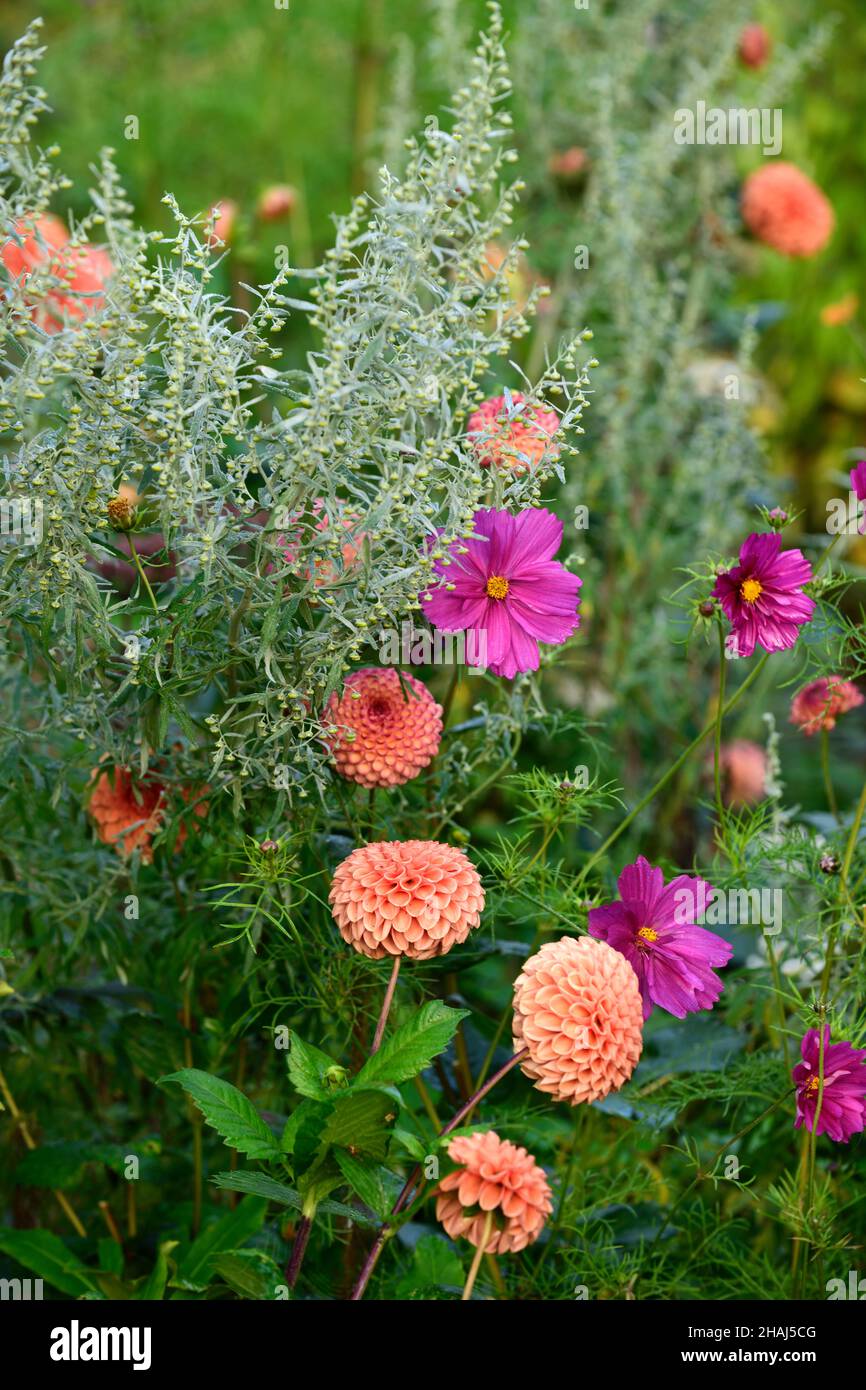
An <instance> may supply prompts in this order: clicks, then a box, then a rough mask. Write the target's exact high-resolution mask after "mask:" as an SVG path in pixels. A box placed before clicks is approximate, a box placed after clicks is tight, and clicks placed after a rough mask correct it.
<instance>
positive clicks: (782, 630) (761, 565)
mask: <svg viewBox="0 0 866 1390" xmlns="http://www.w3.org/2000/svg"><path fill="white" fill-rule="evenodd" d="M781 546H782V538H781V536H779V535H778V534H777V533H776V532H775V531H769V532H766V533H763V534H760V533H755V534H753V535H751V536H749V537H748V539H747V540H745V541H744V542H743V546H742V549H741V550H740V563H739V564H738V565H734V567H733V569H730V570H726V571H725V573H724V574H720V575H719V577H718V579H717V580H716V587H715V588H714V589H713V598H717V599H718V600H719V602H720V603H721V605H722V608H723V609H724V610H725V613H726V615H727V617H728V618H729V619H730V622H731V626H732V628H733V632H732V633H731V636H730V637H729V638H728V645H729V649H730V650H731V651H732V652H733V654H734V655H736V656H751V655H752V652H753V651H754V650H755V645H756V644H757V645H758V646H761V647H763V648H764V651H766V652H780V651H784V649H785V648H786V647H793V645H794V643H795V642H796V640H797V635H798V628H800V627H802V626H803V624H804V623H808V621H809V619H810V618H811V616H812V614H813V613H814V611H815V603H814V600H813V599H810V598H809V596H808V594H804V593H803V585H804V584H808V583H809V580H810V579H811V578H812V566H811V565H810V564H809V561H808V560H807V559H806V557H805V556H804V555H803V553H802V552H801V551H799V550H785V551H782V549H781Z"/></svg>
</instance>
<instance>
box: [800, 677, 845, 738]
mask: <svg viewBox="0 0 866 1390" xmlns="http://www.w3.org/2000/svg"><path fill="white" fill-rule="evenodd" d="M862 703H863V696H862V695H861V693H860V691H859V690H858V689H857V687H856V685H854V683H853V681H846V680H844V679H843V678H842V676H820V677H819V678H818V680H814V681H810V682H809V684H808V685H804V686H803V689H802V690H798V691H797V694H796V695H795V696H794V698H793V700H792V701H791V714H790V721H791V723H792V724H799V726H800V728H801V729H802V730H803V733H804V734H816V733H817V732H818V730H819V729H835V727H836V720H837V719H838V717H839V715H840V714H847V713H848V711H849V710H850V709H856V708H857V706H858V705H862Z"/></svg>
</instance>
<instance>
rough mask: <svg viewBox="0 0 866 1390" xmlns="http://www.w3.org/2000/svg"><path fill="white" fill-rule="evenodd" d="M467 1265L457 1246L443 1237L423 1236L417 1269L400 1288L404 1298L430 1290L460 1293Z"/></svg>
mask: <svg viewBox="0 0 866 1390" xmlns="http://www.w3.org/2000/svg"><path fill="white" fill-rule="evenodd" d="M463 1279H464V1273H463V1265H462V1263H461V1261H460V1258H459V1256H458V1255H457V1252H456V1251H455V1249H454V1247H453V1245H450V1244H449V1243H448V1241H446V1240H443V1239H442V1237H441V1236H422V1237H421V1239H420V1240H419V1241H418V1243H417V1245H416V1246H415V1250H414V1267H413V1269H412V1270H411V1272H410V1273H409V1274H407V1275H406V1276H405V1277H404V1278H403V1279H401V1280H400V1283H399V1284H398V1285H397V1293H398V1294H399V1296H400V1297H401V1298H408V1297H411V1295H412V1294H419V1293H424V1292H425V1291H427V1290H429V1289H442V1288H445V1289H459V1288H460V1287H461V1286H462V1284H463Z"/></svg>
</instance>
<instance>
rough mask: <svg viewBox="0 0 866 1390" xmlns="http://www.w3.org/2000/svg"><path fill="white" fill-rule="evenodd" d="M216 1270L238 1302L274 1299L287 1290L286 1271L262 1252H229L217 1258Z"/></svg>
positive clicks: (215, 1261)
mask: <svg viewBox="0 0 866 1390" xmlns="http://www.w3.org/2000/svg"><path fill="white" fill-rule="evenodd" d="M213 1267H214V1273H215V1274H218V1275H219V1277H220V1278H221V1279H224V1280H225V1282H226V1283H227V1284H228V1286H229V1288H230V1289H232V1290H234V1292H235V1293H236V1294H237V1295H238V1297H239V1298H253V1299H258V1300H266V1299H273V1298H275V1297H276V1290H277V1289H278V1288H281V1287H284V1286H285V1275H284V1274H283V1271H282V1270H281V1269H280V1267H279V1265H278V1264H276V1262H275V1261H274V1260H272V1259H271V1257H270V1255H266V1254H265V1253H264V1251H263V1250H230V1251H227V1252H226V1253H225V1254H224V1255H218V1256H217V1258H216V1259H215V1260H214V1263H213Z"/></svg>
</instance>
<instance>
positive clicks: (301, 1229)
mask: <svg viewBox="0 0 866 1390" xmlns="http://www.w3.org/2000/svg"><path fill="white" fill-rule="evenodd" d="M312 1229H313V1218H312V1217H311V1216H302V1217H301V1219H300V1221H299V1222H298V1229H297V1230H296V1231H295V1240H294V1244H293V1245H292V1253H291V1255H290V1257H289V1263H288V1266H287V1268H286V1283H287V1284H288V1286H289V1288H290V1289H293V1288H294V1287H295V1284H296V1283H297V1282H298V1275H299V1274H300V1272H301V1265H302V1264H303V1263H304V1255H305V1254H306V1253H307V1242H308V1241H309V1239H310V1231H311V1230H312Z"/></svg>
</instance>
